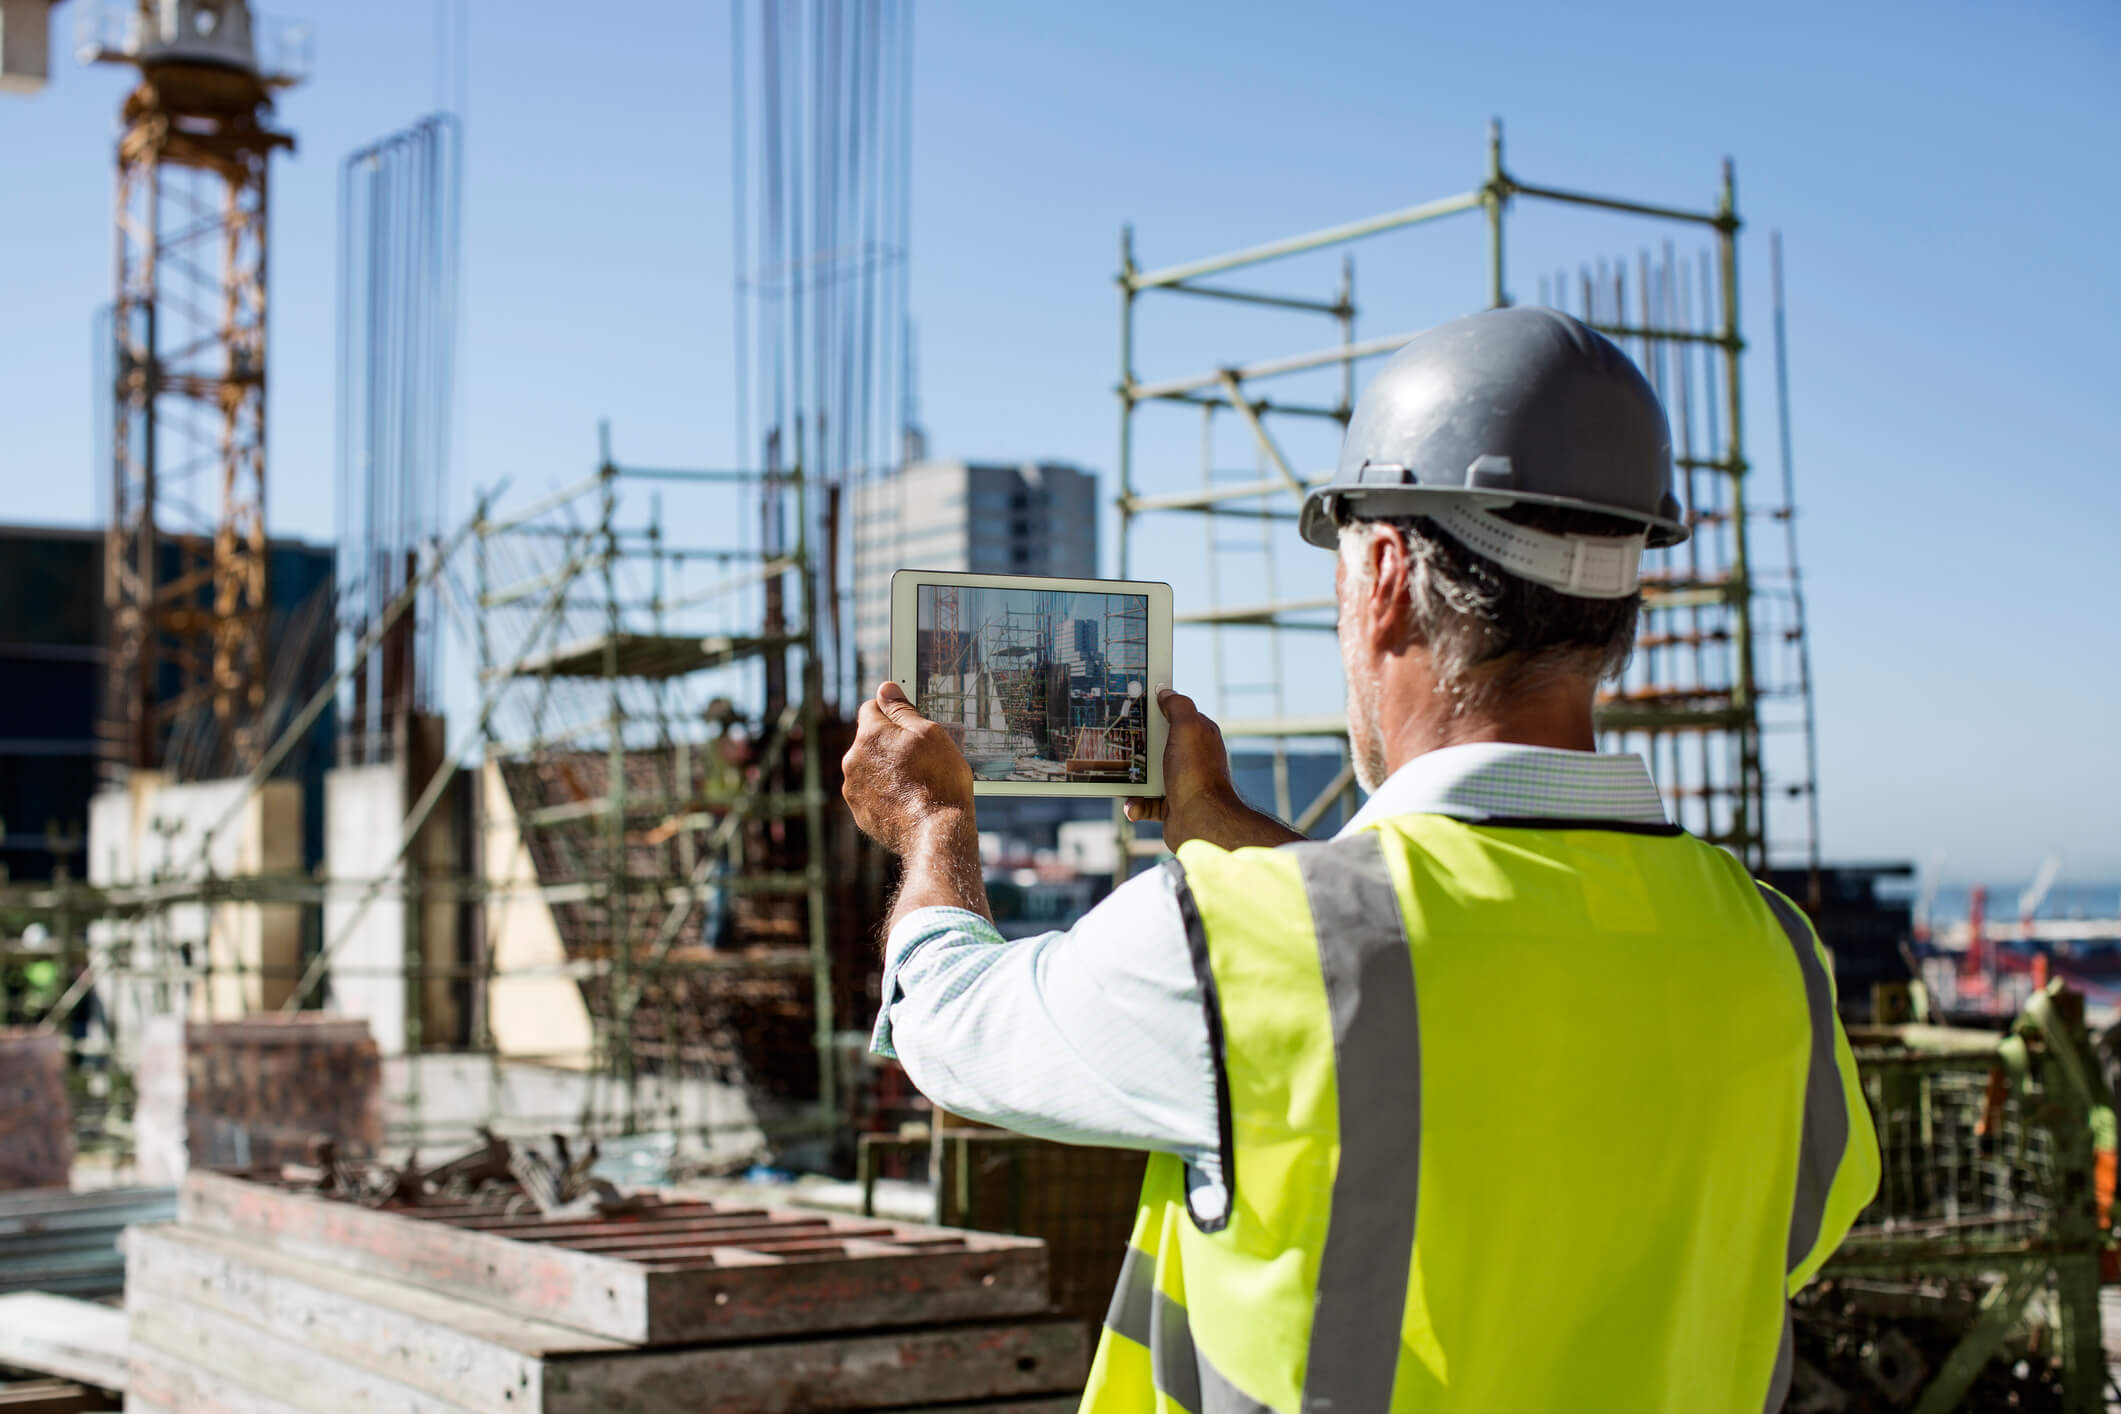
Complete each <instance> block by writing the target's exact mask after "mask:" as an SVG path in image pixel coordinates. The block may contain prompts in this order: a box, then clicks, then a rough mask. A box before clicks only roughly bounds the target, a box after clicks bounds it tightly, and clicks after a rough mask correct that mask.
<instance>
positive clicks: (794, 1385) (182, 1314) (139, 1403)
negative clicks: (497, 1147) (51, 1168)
mask: <svg viewBox="0 0 2121 1414" xmlns="http://www.w3.org/2000/svg"><path fill="white" fill-rule="evenodd" d="M127 1259H128V1266H127V1274H126V1278H127V1279H126V1310H127V1314H128V1318H129V1322H130V1327H129V1328H130V1340H131V1343H130V1350H129V1363H130V1367H131V1368H130V1375H129V1380H130V1383H129V1385H128V1388H127V1392H126V1397H127V1403H126V1408H127V1409H129V1410H133V1411H136V1414H163V1412H164V1411H174V1410H186V1409H223V1410H240V1411H242V1414H286V1411H296V1410H302V1411H313V1414H338V1411H342V1410H347V1409H386V1408H387V1409H399V1410H407V1411H414V1410H416V1411H421V1414H457V1411H478V1412H479V1414H591V1411H608V1410H626V1411H630V1414H663V1411H670V1414H676V1411H680V1410H683V1411H686V1414H746V1411H757V1412H758V1414H793V1411H797V1410H820V1411H824V1410H870V1411H884V1410H901V1411H908V1410H917V1409H930V1408H935V1407H937V1406H949V1407H950V1408H951V1409H952V1410H954V1411H955V1414H1068V1412H1069V1411H1072V1410H1073V1409H1074V1408H1075V1403H1076V1392H1077V1391H1079V1390H1080V1389H1081V1386H1082V1381H1083V1378H1084V1375H1085V1372H1086V1368H1087V1363H1088V1349H1089V1342H1088V1338H1087V1335H1086V1333H1085V1331H1084V1329H1083V1327H1082V1325H1081V1324H1080V1323H1078V1322H1076V1321H1072V1320H1069V1319H1067V1318H1066V1317H1064V1316H1060V1315H1057V1314H1055V1313H1053V1312H1052V1311H1051V1310H1050V1308H1049V1304H1048V1293H1047V1271H1046V1251H1045V1248H1044V1246H1043V1244H1041V1243H1038V1242H1035V1241H1031V1240H1028V1239H1023V1238H1012V1237H996V1236H987V1235H983V1234H976V1233H963V1232H951V1231H946V1230H942V1229H937V1228H922V1227H911V1226H906V1225H903V1224H891V1223H878V1222H872V1221H869V1220H866V1219H853V1218H829V1217H821V1216H815V1215H810V1214H795V1213H789V1212H778V1211H772V1210H766V1209H760V1208H753V1207H747V1206H738V1205H732V1204H728V1203H721V1204H716V1203H706V1202H690V1201H682V1200H678V1199H675V1198H665V1199H655V1198H649V1199H647V1200H646V1201H644V1202H642V1203H640V1204H638V1205H637V1206H635V1207H633V1208H631V1209H629V1210H628V1211H625V1212H620V1213H603V1214H594V1215H590V1216H587V1217H572V1218H570V1217H561V1216H546V1215H542V1214H538V1213H534V1212H533V1213H528V1214H523V1213H517V1214H514V1215H510V1214H508V1213H507V1212H506V1211H505V1210H497V1209H496V1208H495V1207H494V1206H493V1205H492V1204H491V1203H490V1202H489V1203H483V1204H476V1203H451V1202H442V1203H434V1202H430V1203H427V1204H424V1205H419V1206H408V1205H406V1204H405V1203H403V1202H402V1201H401V1200H396V1199H394V1200H392V1201H391V1202H390V1203H389V1204H388V1205H387V1206H385V1207H382V1208H372V1207H368V1206H364V1205H361V1204H357V1203H352V1202H346V1201H341V1200H338V1199H334V1198H331V1197H328V1196H325V1195H323V1194H320V1193H317V1192H314V1191H302V1190H301V1189H300V1188H299V1187H298V1186H297V1185H296V1184H294V1183H292V1182H282V1181H277V1180H276V1179H274V1178H271V1177H265V1176H253V1177H239V1176H233V1175H227V1174H215V1173H207V1172H203V1171H194V1172H193V1173H192V1174H191V1175H190V1176H189V1177H188V1178H187V1179H186V1181H185V1187H184V1191H183V1195H182V1203H181V1209H180V1215H179V1221H178V1222H177V1223H176V1224H173V1225H166V1226H148V1227H136V1228H134V1229H132V1231H131V1232H130V1233H128V1234H127Z"/></svg>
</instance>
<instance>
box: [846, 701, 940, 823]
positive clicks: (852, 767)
mask: <svg viewBox="0 0 2121 1414" xmlns="http://www.w3.org/2000/svg"><path fill="white" fill-rule="evenodd" d="M856 721H857V723H858V724H859V726H858V730H857V731H856V733H855V737H854V745H853V746H851V747H849V748H847V754H846V755H845V756H844V757H842V758H841V759H840V773H841V775H842V776H843V777H845V782H846V783H845V785H844V786H842V788H841V794H842V795H843V796H845V798H846V801H847V808H848V809H849V810H852V811H853V812H854V823H855V824H856V825H858V826H859V827H860V828H861V831H862V833H863V834H865V835H867V836H869V838H871V839H873V840H875V841H876V842H877V843H878V844H880V845H882V846H883V847H884V848H885V849H888V850H890V851H891V852H892V853H893V854H900V855H903V854H905V853H906V852H907V850H909V849H910V848H912V846H913V843H914V840H915V839H916V837H917V836H918V835H919V834H920V832H921V831H922V830H925V829H932V828H935V827H936V826H937V825H939V824H948V823H951V821H950V819H949V817H951V816H953V815H957V816H962V817H964V818H965V819H970V818H971V817H972V767H971V765H970V764H968V763H967V762H966V760H965V754H964V753H963V752H961V751H959V750H958V749H957V743H956V742H954V741H952V740H951V739H950V734H949V733H948V732H946V731H944V730H943V729H942V728H941V727H939V726H937V725H936V724H935V723H933V722H931V721H929V720H928V719H927V718H926V717H923V716H922V715H921V714H920V713H919V712H917V711H915V710H914V708H913V704H912V703H911V702H909V701H907V700H906V694H905V692H904V691H903V690H901V689H900V687H899V685H898V684H897V683H895V682H887V683H885V684H884V685H883V686H882V687H879V688H878V689H877V690H876V696H875V697H873V698H871V699H870V700H869V701H867V702H864V703H863V704H862V710H861V712H860V714H859V715H858V716H857V718H856Z"/></svg>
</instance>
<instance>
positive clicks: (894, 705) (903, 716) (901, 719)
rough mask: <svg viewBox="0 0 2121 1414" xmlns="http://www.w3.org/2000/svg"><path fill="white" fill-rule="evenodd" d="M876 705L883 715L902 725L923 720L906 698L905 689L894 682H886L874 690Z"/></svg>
mask: <svg viewBox="0 0 2121 1414" xmlns="http://www.w3.org/2000/svg"><path fill="white" fill-rule="evenodd" d="M876 705H877V706H878V707H879V708H881V709H883V713H884V715H885V716H887V717H889V718H890V719H891V720H892V721H894V722H896V723H898V724H899V725H900V726H902V727H910V726H912V725H913V724H914V723H915V722H919V721H922V720H924V719H923V718H922V716H921V714H920V713H919V712H918V711H916V710H915V709H914V706H913V703H912V702H910V701H908V700H907V698H906V690H905V689H904V688H902V687H900V686H899V685H898V684H897V683H895V682H887V683H885V684H884V685H883V686H882V687H879V688H878V689H877V690H876Z"/></svg>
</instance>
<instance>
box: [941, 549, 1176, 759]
mask: <svg viewBox="0 0 2121 1414" xmlns="http://www.w3.org/2000/svg"><path fill="white" fill-rule="evenodd" d="M914 596H915V597H914V603H915V619H916V626H917V629H918V636H917V647H916V649H915V653H914V664H915V667H914V698H915V703H916V705H917V706H918V707H919V708H920V710H921V713H922V715H923V716H925V717H927V718H928V719H929V720H930V721H932V722H937V723H940V724H941V725H942V726H943V727H944V728H946V729H947V730H948V731H949V733H950V735H951V737H952V739H954V740H955V741H956V742H957V743H958V745H959V747H960V748H962V749H963V751H964V753H965V759H966V760H968V761H970V762H971V763H972V773H973V776H974V778H975V779H976V780H978V781H981V782H999V781H1012V782H1023V783H1035V784H1042V785H1106V786H1112V785H1118V786H1130V785H1131V786H1141V785H1146V784H1147V783H1148V781H1149V733H1148V714H1149V713H1150V712H1151V711H1153V710H1154V704H1153V703H1151V702H1150V700H1149V597H1148V596H1147V595H1146V594H1107V593H1086V592H1082V591H1070V590H1060V589H1043V588H1023V587H1016V586H1004V585H969V584H947V583H943V584H929V583H923V584H920V585H917V586H916V587H915V591H914Z"/></svg>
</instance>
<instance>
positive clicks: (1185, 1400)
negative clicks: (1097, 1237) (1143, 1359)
mask: <svg viewBox="0 0 2121 1414" xmlns="http://www.w3.org/2000/svg"><path fill="white" fill-rule="evenodd" d="M1105 1325H1106V1326H1108V1327H1109V1328H1110V1329H1111V1330H1112V1331H1113V1333H1114V1334H1116V1335H1122V1336H1125V1337H1126V1338H1127V1339H1128V1340H1131V1341H1133V1342H1134V1343H1135V1344H1136V1345H1141V1346H1146V1347H1148V1351H1149V1372H1150V1378H1151V1380H1152V1381H1153V1382H1154V1383H1155V1385H1156V1388H1157V1392H1158V1393H1160V1394H1162V1395H1163V1396H1164V1397H1165V1398H1167V1399H1169V1400H1170V1401H1171V1402H1172V1403H1174V1404H1176V1405H1177V1406H1178V1407H1179V1408H1181V1409H1183V1410H1185V1411H1186V1414H1274V1411H1273V1410H1272V1409H1270V1408H1268V1406H1266V1405H1264V1404H1262V1403H1260V1402H1259V1401H1258V1400H1256V1399H1254V1398H1253V1397H1252V1396H1251V1395H1249V1394H1246V1393H1245V1392H1244V1391H1243V1390H1241V1389H1239V1388H1238V1387H1237V1386H1236V1385H1234V1384H1231V1383H1230V1381H1229V1379H1228V1377H1226V1376H1225V1375H1224V1374H1223V1373H1222V1371H1220V1370H1218V1369H1216V1368H1215V1366H1213V1365H1212V1364H1210V1363H1209V1362H1208V1361H1207V1360H1205V1359H1203V1358H1202V1357H1201V1354H1200V1352H1199V1351H1198V1350H1196V1349H1195V1348H1194V1345H1193V1327H1192V1325H1191V1324H1190V1323H1189V1322H1188V1320H1187V1316H1186V1308H1185V1307H1184V1306H1182V1305H1180V1304H1179V1303H1178V1302H1176V1301H1173V1300H1172V1299H1171V1298H1170V1297H1168V1296H1166V1295H1164V1294H1163V1293H1162V1292H1160V1291H1158V1290H1157V1289H1156V1259H1155V1258H1154V1257H1151V1256H1150V1255H1149V1254H1148V1253H1146V1252H1144V1251H1142V1250H1141V1248H1139V1247H1136V1246H1135V1245H1134V1244H1133V1243H1131V1242H1130V1243H1128V1244H1127V1261H1126V1264H1125V1265H1124V1266H1122V1267H1121V1268H1120V1269H1119V1286H1118V1287H1117V1288H1116V1289H1115V1290H1114V1291H1113V1293H1112V1309H1111V1310H1110V1311H1108V1312H1106V1314H1105Z"/></svg>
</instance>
